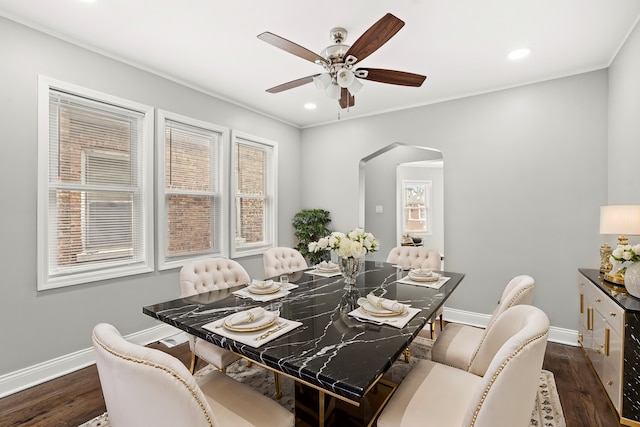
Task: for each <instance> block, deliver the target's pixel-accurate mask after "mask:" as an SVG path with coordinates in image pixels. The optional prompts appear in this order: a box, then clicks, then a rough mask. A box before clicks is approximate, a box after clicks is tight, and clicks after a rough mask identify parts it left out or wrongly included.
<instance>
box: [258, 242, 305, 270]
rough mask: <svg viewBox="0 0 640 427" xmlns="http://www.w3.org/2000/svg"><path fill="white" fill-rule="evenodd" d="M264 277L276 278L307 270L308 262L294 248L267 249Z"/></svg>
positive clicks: (264, 258) (264, 260)
mask: <svg viewBox="0 0 640 427" xmlns="http://www.w3.org/2000/svg"><path fill="white" fill-rule="evenodd" d="M262 262H263V264H264V277H265V278H269V277H276V276H279V275H281V274H291V273H293V272H295V271H300V270H304V269H306V268H307V261H306V260H305V259H304V257H303V256H302V254H301V253H300V252H298V251H297V250H295V249H293V248H286V247H277V248H270V249H267V250H266V251H265V252H264V254H263V255H262Z"/></svg>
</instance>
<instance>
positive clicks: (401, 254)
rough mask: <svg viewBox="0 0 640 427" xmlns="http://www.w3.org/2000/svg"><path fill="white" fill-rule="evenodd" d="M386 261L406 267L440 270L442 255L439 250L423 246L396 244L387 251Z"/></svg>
mask: <svg viewBox="0 0 640 427" xmlns="http://www.w3.org/2000/svg"><path fill="white" fill-rule="evenodd" d="M387 262H390V263H392V264H396V265H399V266H400V267H403V268H407V269H409V268H425V269H431V270H440V269H441V268H442V255H441V254H440V252H438V251H436V250H433V249H429V248H426V247H424V246H396V247H395V248H392V249H391V250H390V251H389V255H387Z"/></svg>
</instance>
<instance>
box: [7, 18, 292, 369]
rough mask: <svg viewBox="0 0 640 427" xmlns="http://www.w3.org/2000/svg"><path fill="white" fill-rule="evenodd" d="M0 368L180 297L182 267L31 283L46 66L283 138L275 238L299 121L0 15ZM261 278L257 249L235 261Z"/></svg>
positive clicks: (147, 322) (284, 210)
mask: <svg viewBox="0 0 640 427" xmlns="http://www.w3.org/2000/svg"><path fill="white" fill-rule="evenodd" d="M0 52H2V60H1V62H2V65H1V66H0V84H1V85H2V87H1V90H0V117H1V118H2V123H1V126H0V128H1V129H2V142H1V145H0V147H1V149H0V150H1V153H2V156H0V186H1V187H0V192H1V194H2V198H3V203H2V208H1V209H0V239H1V242H2V243H1V245H0V260H1V261H0V271H1V272H2V282H1V285H0V286H1V296H0V322H1V324H2V327H1V328H0V342H1V343H3V344H2V346H1V348H2V350H0V351H1V352H2V355H1V356H0V375H2V374H4V373H7V372H12V371H15V370H18V369H20V368H25V367H28V366H32V365H34V364H37V363H39V362H43V361H47V360H50V359H53V358H56V357H59V356H63V355H67V354H69V353H72V352H75V351H78V350H82V349H86V348H88V347H90V346H91V342H90V337H91V328H92V327H93V326H94V325H95V324H97V323H99V322H111V323H113V324H114V325H116V327H118V328H119V329H120V330H121V332H122V333H123V334H129V333H132V332H137V331H141V330H143V329H146V328H149V327H151V326H154V325H157V324H158V323H157V321H155V320H153V319H151V318H150V317H148V316H145V315H143V314H142V306H144V305H148V304H152V303H155V302H160V301H166V300H168V299H173V298H177V297H178V296H179V289H178V287H179V286H178V270H177V269H174V270H169V271H163V272H160V273H155V274H146V275H138V276H134V277H128V278H123V279H117V280H110V281H105V282H98V283H93V284H89V285H79V286H72V287H67V288H63V289H58V290H51V291H45V292H36V194H37V190H36V188H37V187H36V177H37V164H36V159H37V156H36V153H37V83H38V74H42V75H46V76H48V77H52V78H55V79H58V80H63V81H66V82H69V83H73V84H76V85H80V86H84V87H87V88H90V89H93V90H97V91H100V92H104V93H108V94H111V95H115V96H119V97H122V98H126V99H130V100H133V101H137V102H141V103H144V104H147V105H151V106H154V107H157V108H162V109H166V110H169V111H172V112H175V113H179V114H183V115H186V116H191V117H194V118H197V119H200V120H206V121H210V122H212V123H216V124H218V125H222V126H226V127H229V128H231V129H237V130H240V131H243V132H247V133H250V134H253V135H257V136H260V137H263V138H267V139H270V140H273V141H276V142H278V143H279V154H280V164H285V165H287V167H286V168H280V170H279V180H278V193H279V196H280V199H279V206H278V210H279V224H278V227H279V236H280V243H281V244H284V245H292V244H293V243H294V237H293V229H292V227H291V218H292V217H293V215H294V214H295V213H296V212H297V211H298V210H299V209H300V206H299V199H298V197H297V196H298V194H299V192H300V186H299V180H298V176H299V175H300V169H299V167H298V164H299V158H300V130H299V129H297V128H294V127H291V126H288V125H285V124H282V123H281V122H278V121H274V120H272V119H270V118H267V117H265V116H263V115H259V114H256V113H253V112H251V111H248V110H246V109H243V108H240V107H238V106H236V105H233V104H230V103H227V102H223V101H221V100H219V99H216V98H213V97H211V96H208V95H206V94H203V93H201V92H198V91H195V90H192V89H189V88H187V87H185V86H183V85H180V84H177V83H174V82H171V81H169V80H167V79H164V78H161V77H158V76H156V75H153V74H150V73H148V72H145V71H142V70H140V69H137V68H134V67H131V66H128V65H125V64H123V63H120V62H117V61H114V60H112V59H109V58H106V57H104V56H101V55H97V54H95V53H92V52H90V51H87V50H85V49H82V48H79V47H77V46H74V45H72V44H69V43H66V42H63V41H60V40H58V39H55V38H52V37H49V36H46V35H44V34H42V33H39V32H36V31H33V30H31V29H28V28H26V27H23V26H21V25H18V24H16V23H14V22H12V21H8V20H6V19H4V18H0ZM239 261H240V262H241V263H242V264H243V265H245V267H246V268H247V269H248V270H249V273H250V274H251V275H252V276H253V277H256V276H259V277H263V267H262V259H261V257H253V258H250V259H241V260H239Z"/></svg>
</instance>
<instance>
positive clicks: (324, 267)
mask: <svg viewBox="0 0 640 427" xmlns="http://www.w3.org/2000/svg"><path fill="white" fill-rule="evenodd" d="M318 268H319V269H320V270H337V269H338V264H335V263H333V262H331V261H329V262H327V261H322V262H321V263H320V264H318Z"/></svg>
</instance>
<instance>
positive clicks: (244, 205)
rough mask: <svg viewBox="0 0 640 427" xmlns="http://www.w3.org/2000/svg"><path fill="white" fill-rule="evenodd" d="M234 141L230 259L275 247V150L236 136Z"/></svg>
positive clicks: (252, 139) (246, 137) (263, 143)
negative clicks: (232, 238)
mask: <svg viewBox="0 0 640 427" xmlns="http://www.w3.org/2000/svg"><path fill="white" fill-rule="evenodd" d="M233 139H234V144H233V169H234V170H233V177H234V191H235V200H234V204H233V212H234V215H233V219H234V221H233V230H234V242H233V255H234V256H241V255H249V254H255V253H259V251H261V250H263V249H264V248H267V247H270V246H274V245H275V242H274V236H275V235H276V230H275V215H276V212H275V206H276V201H275V196H276V192H275V182H276V173H275V172H276V167H275V159H276V147H275V144H274V143H269V142H268V141H265V140H262V139H258V138H253V137H248V136H244V135H241V134H239V133H234V138H233Z"/></svg>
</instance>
